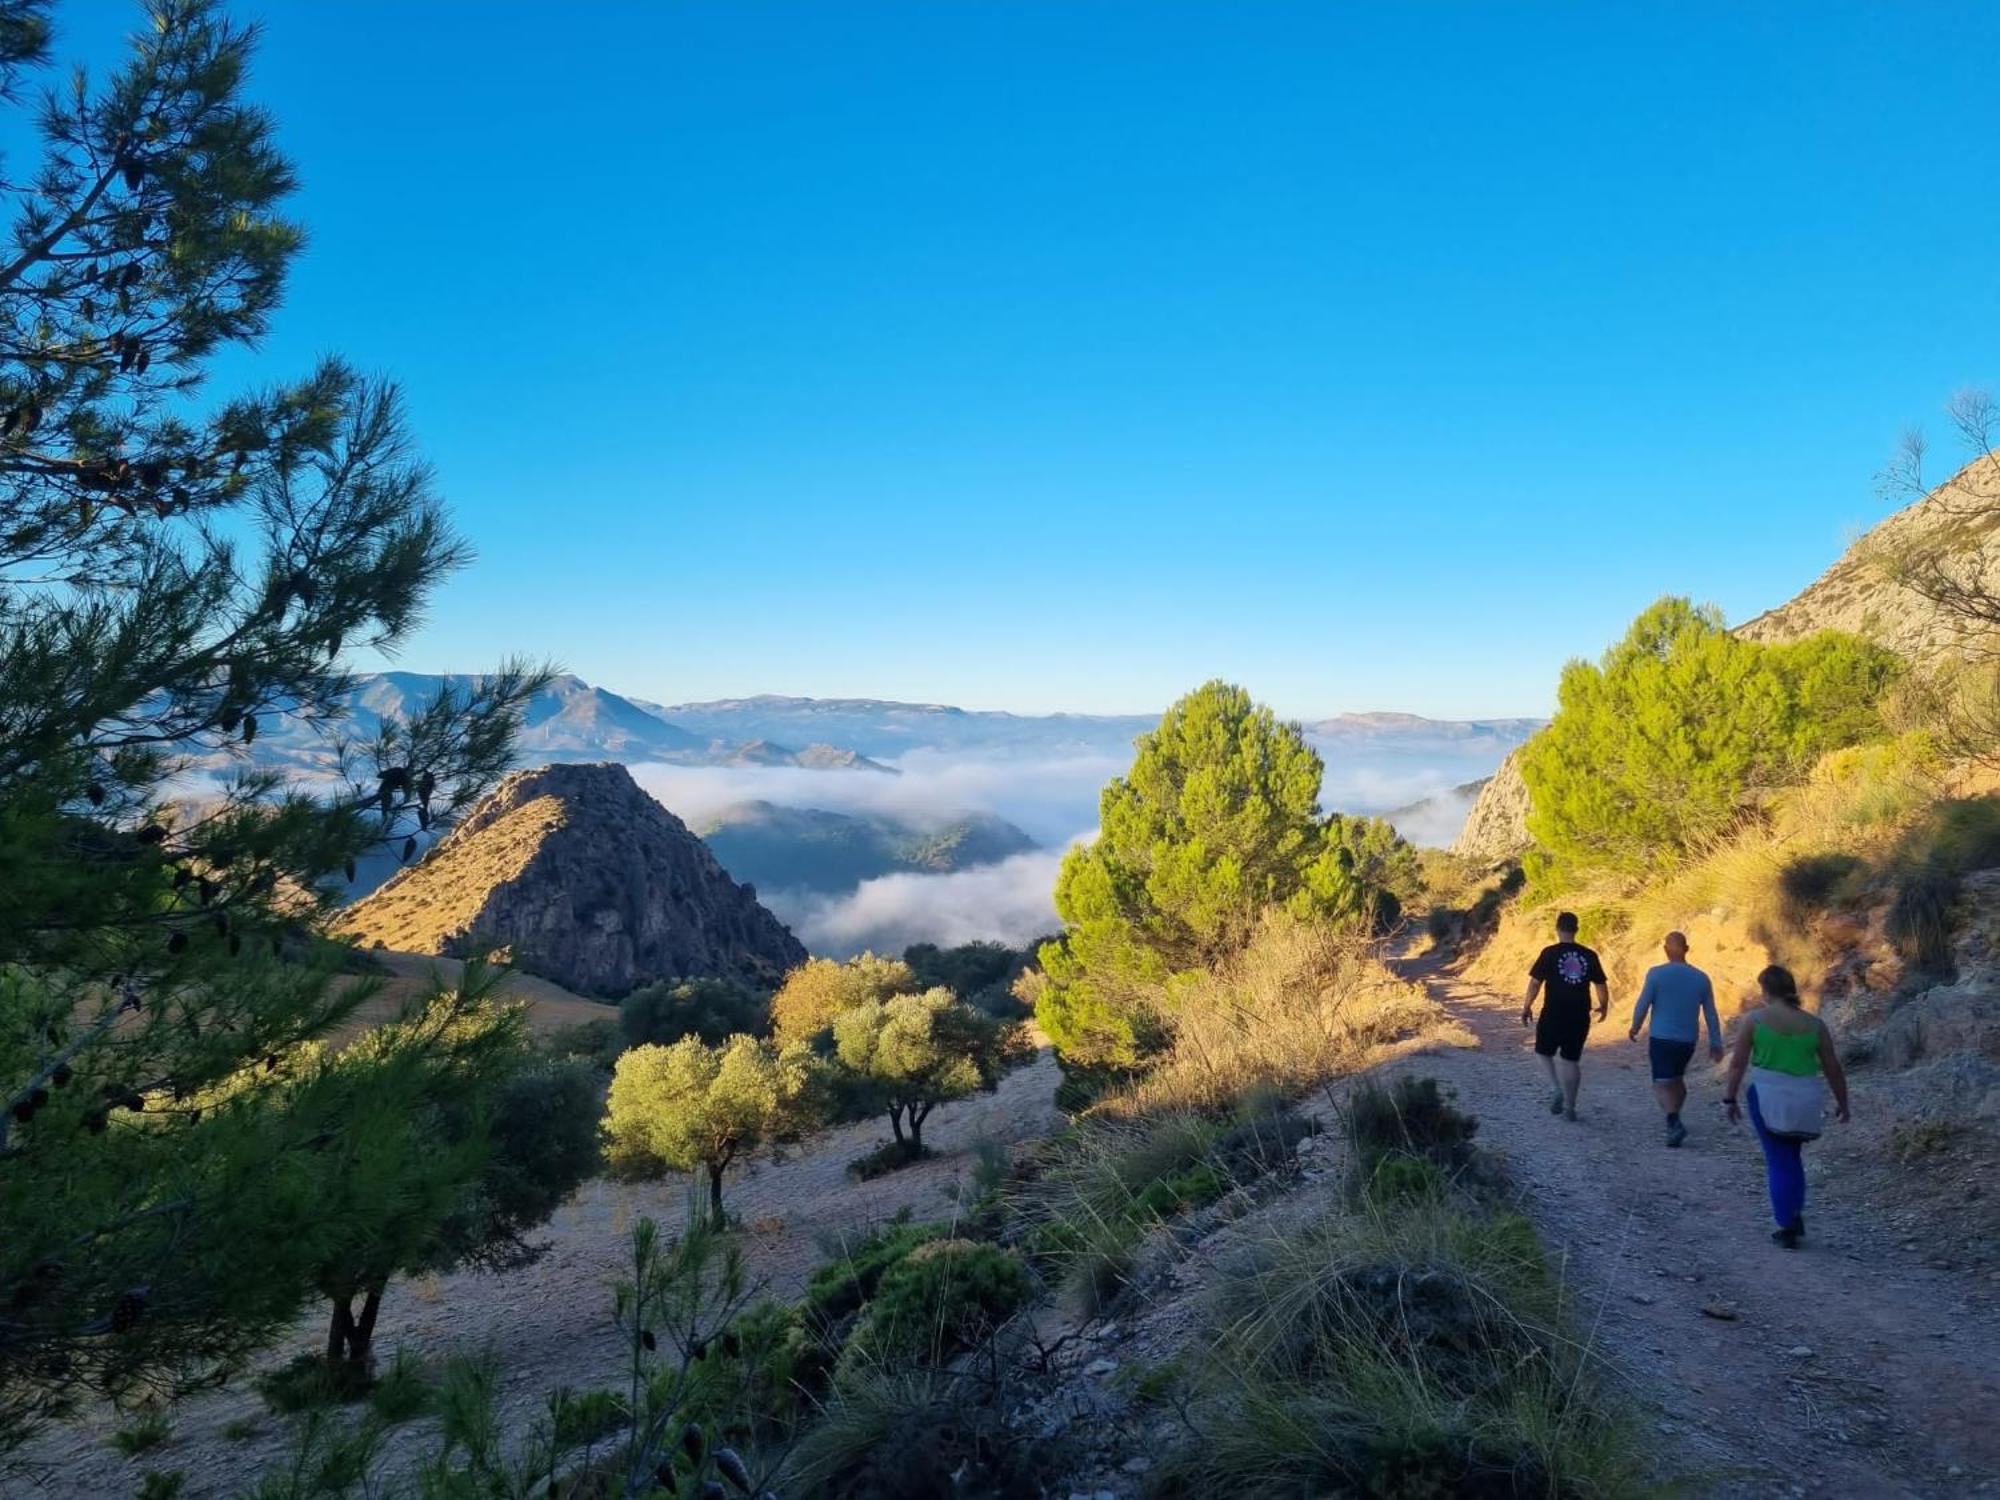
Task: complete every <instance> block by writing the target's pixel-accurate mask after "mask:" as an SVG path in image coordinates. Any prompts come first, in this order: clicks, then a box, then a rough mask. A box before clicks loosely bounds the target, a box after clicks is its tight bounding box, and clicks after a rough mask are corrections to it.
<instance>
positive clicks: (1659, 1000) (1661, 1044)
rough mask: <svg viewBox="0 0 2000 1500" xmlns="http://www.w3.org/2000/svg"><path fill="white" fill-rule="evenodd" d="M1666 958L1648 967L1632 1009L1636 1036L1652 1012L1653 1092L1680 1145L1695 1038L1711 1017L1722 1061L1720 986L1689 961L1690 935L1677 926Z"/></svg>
mask: <svg viewBox="0 0 2000 1500" xmlns="http://www.w3.org/2000/svg"><path fill="white" fill-rule="evenodd" d="M1662 946H1663V947H1664V948H1665V949H1666V954H1667V961H1666V962H1665V963H1663V964H1655V965H1654V966H1653V967H1652V968H1650V969H1648V970H1647V971H1646V982H1645V984H1643V985H1641V986H1640V988H1639V1004H1638V1007H1637V1008H1636V1009H1635V1010H1634V1011H1633V1012H1632V1040H1633V1041H1635V1042H1636V1041H1637V1040H1638V1039H1639V1028H1640V1027H1641V1026H1643V1025H1644V1024H1645V1023H1646V1016H1647V1013H1648V1012H1650V1013H1651V1014H1652V1018H1653V1029H1652V1034H1651V1042H1650V1043H1649V1045H1648V1049H1647V1050H1648V1052H1649V1053H1650V1054H1651V1059H1652V1064H1653V1096H1654V1097H1655V1098H1656V1099H1658V1100H1659V1101H1660V1108H1661V1109H1662V1110H1664V1111H1665V1112H1666V1116H1667V1144H1668V1145H1669V1146H1678V1145H1679V1144H1680V1143H1681V1142H1682V1141H1684V1140H1686V1139H1687V1135H1688V1133H1687V1126H1685V1125H1683V1124H1682V1123H1681V1106H1683V1105H1684V1104H1686V1103H1687V1096H1688V1090H1687V1068H1688V1064H1689V1063H1690V1062H1692V1061H1693V1060H1694V1048H1695V1043H1696V1042H1697V1041H1699V1040H1700V1037H1701V1032H1700V1029H1699V1027H1698V1025H1697V1022H1698V1021H1699V1020H1700V1019H1701V1018H1702V1017H1706V1018H1707V1021H1708V1055H1709V1058H1710V1060H1711V1061H1713V1062H1721V1061H1722V1022H1721V1021H1720V1020H1719V1019H1718V1018H1717V1017H1716V1014H1715V986H1714V985H1712V984H1710V983H1709V982H1708V976H1707V975H1706V974H1704V973H1702V971H1701V970H1699V969H1697V968H1696V967H1695V966H1694V965H1693V964H1691V963H1689V962H1688V961H1687V956H1688V940H1687V938H1686V937H1685V936H1684V935H1683V934H1681V933H1678V932H1670V933H1668V934H1667V937H1666V941H1665V943H1663V944H1662Z"/></svg>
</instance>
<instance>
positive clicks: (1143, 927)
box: [1035, 682, 1417, 1067]
mask: <svg viewBox="0 0 2000 1500" xmlns="http://www.w3.org/2000/svg"><path fill="white" fill-rule="evenodd" d="M1323 769H1324V768H1323V766H1322V764H1321V762H1320V758H1319V756H1318V755H1317V754H1316V753H1315V752H1314V751H1313V749H1312V747H1311V746H1310V745H1309V744H1307V743H1306V739H1305V735H1304V733H1303V732H1302V731H1301V730H1300V729H1299V728H1298V726H1296V725H1293V724H1282V723H1280V722H1279V721H1278V720H1277V718H1276V717H1275V716H1274V715H1273V714H1272V713H1271V711H1270V710H1269V709H1268V708H1265V707H1263V706H1262V705H1260V704H1257V703H1255V702H1253V701H1252V700H1251V698H1250V695H1249V694H1248V693H1246V692H1244V691H1243V689H1241V688H1238V687H1233V686H1231V685H1230V684H1228V683H1224V682H1210V683H1207V684H1205V685H1204V686H1202V687H1200V688H1198V689H1196V690H1195V691H1194V692H1192V693H1189V694H1188V695H1187V696H1186V697H1184V698H1182V699H1181V700H1180V701H1179V702H1178V703H1176V704H1174V706H1173V707H1172V708H1170V709H1168V710H1167V712H1166V715H1165V717H1164V718H1162V719H1161V720H1160V725H1159V727H1158V728H1157V729H1155V730H1153V731H1152V732H1150V733H1148V734H1146V735H1144V736H1142V737H1141V738H1140V740H1139V744H1138V752H1137V756H1136V758H1135V759H1134V761H1133V763H1132V769H1131V770H1130V771H1129V772H1127V773H1126V774H1125V775H1123V776H1120V777H1118V778H1116V779H1115V780H1113V781H1112V782H1111V783H1110V785H1108V786H1106V787H1105V789H1104V793H1103V796H1102V798H1101V799H1100V803H1099V826H1100V832H1099V835H1098V838H1097V841H1096V842H1095V843H1093V844H1090V845H1087V846H1084V845H1079V846H1078V847H1076V848H1074V849H1072V850H1071V851H1070V852H1069V854H1068V856H1067V857H1066V858H1065V859H1064V860H1063V866H1062V872H1061V874H1060V876H1059V877H1058V879H1057V882H1056V893H1055V901H1056V911H1057V914H1058V915H1060V916H1061V917H1062V919H1063V923H1064V931H1063V934H1062V936H1061V937H1060V938H1059V939H1057V940H1056V941H1054V942H1051V943H1047V944H1045V945H1044V946H1043V947H1042V950H1041V954H1040V957H1041V963H1042V967H1043V970H1044V972H1045V973H1046V976H1047V983H1046V984H1043V985H1041V986H1039V987H1038V994H1037V998H1036V1006H1035V1014H1036V1018H1037V1020H1039V1021H1040V1023H1041V1026H1042V1029H1043V1030H1044V1031H1046V1032H1047V1033H1048V1034H1049V1036H1050V1037H1051V1038H1052V1039H1053V1040H1054V1042H1055V1043H1056V1046H1057V1047H1058V1048H1059V1049H1061V1051H1062V1053H1063V1057H1064V1061H1065V1062H1066V1063H1074V1064H1076V1065H1079V1066H1084V1067H1092V1066H1098V1067H1104V1066H1109V1067H1131V1066H1134V1065H1135V1064H1137V1063H1138V1062H1139V1061H1140V1060H1141V1059H1142V1058H1144V1057H1145V1056H1147V1055H1148V1054H1149V1053H1151V1052H1152V1051H1154V1050H1156V1049H1157V1048H1158V1046H1159V1045H1160V1044H1161V1042H1162V1041H1163V1039H1164V1031H1163V1029H1162V1027H1161V1025H1160V1022H1159V1019H1158V1017H1157V1016H1156V1015H1155V1014H1154V1013H1153V1010H1152V1005H1151V997H1152V996H1154V995H1156V994H1157V993H1158V992H1159V991H1160V990H1161V988H1162V987H1163V986H1164V985H1165V984H1166V982H1167V980H1168V979H1169V978H1170V977H1171V976H1172V975H1174V974H1177V973H1185V972H1189V971H1192V970H1196V969H1201V968H1206V967H1210V966H1213V965H1214V964H1216V963H1217V962H1219V961H1221V960H1222V959H1224V958H1227V957H1228V956H1229V955H1231V954H1233V953H1237V952H1240V951H1241V950H1242V949H1243V947H1244V946H1245V945H1246V944H1247V943H1248V942H1249V940H1250V938H1251V936H1252V935H1253V934H1254V933H1255V931H1256V929H1257V925H1258V923H1259V921H1260V920H1261V919H1262V917H1263V915H1264V913H1265V912H1266V911H1269V910H1271V909H1273V908H1277V909H1282V910H1285V911H1288V912H1290V913H1292V914H1293V915H1295V916H1298V917H1302V918H1307V919H1310V920H1315V921H1322V922H1330V923H1336V924H1342V925H1353V926H1361V927H1366V926H1368V925H1370V924H1372V923H1375V922H1377V921H1380V920H1382V919H1384V918H1385V917H1387V916H1389V914H1390V912H1391V911H1392V907H1391V906H1390V905H1388V904H1385V902H1384V900H1383V893H1384V892H1393V891H1394V889H1395V887H1396V884H1397V883H1398V882H1405V883H1407V882H1413V881H1414V880H1415V879H1416V878H1417V867H1416V864H1415V860H1414V857H1412V858H1411V859H1410V860H1409V862H1408V866H1407V869H1404V868H1403V867H1402V861H1401V858H1400V856H1399V855H1398V854H1397V853H1396V849H1397V845H1398V844H1399V842H1400V841H1398V840H1396V839H1395V837H1394V834H1393V832H1391V831H1389V830H1388V829H1387V827H1386V825H1381V824H1377V823H1374V822H1373V821H1372V820H1366V819H1352V818H1344V817H1340V816H1338V815H1336V816H1334V817H1331V818H1329V817H1327V816H1325V815H1323V814H1322V813H1321V812H1320V809H1319V788H1320V780H1321V776H1322V772H1323Z"/></svg>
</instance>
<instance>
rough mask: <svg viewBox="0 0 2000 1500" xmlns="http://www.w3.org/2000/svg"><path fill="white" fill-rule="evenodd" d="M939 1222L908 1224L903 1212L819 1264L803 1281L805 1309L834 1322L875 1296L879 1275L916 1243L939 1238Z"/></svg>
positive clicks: (902, 1259)
mask: <svg viewBox="0 0 2000 1500" xmlns="http://www.w3.org/2000/svg"><path fill="white" fill-rule="evenodd" d="M944 1233H945V1229H944V1226H943V1225H941V1224H912V1223H910V1222H909V1221H908V1217H907V1210H906V1211H905V1215H904V1216H903V1217H901V1218H898V1219H897V1220H895V1221H893V1222H891V1223H890V1224H887V1225H885V1226H884V1227H883V1228H881V1229H878V1230H877V1231H875V1233H873V1234H871V1235H869V1236H867V1237H866V1238H864V1239H862V1240H861V1241H859V1242H858V1243H856V1244H855V1245H854V1246H852V1247H851V1248H849V1249H847V1250H845V1251H844V1252H843V1253H842V1254H841V1255H840V1257H839V1258H838V1259H837V1260H834V1261H832V1262H830V1263H829V1264H827V1265H823V1266H821V1267H819V1268H818V1269H817V1270H816V1271H814V1272H813V1273H812V1275H811V1276H810V1277H809V1278H808V1279H807V1281H806V1298H805V1305H806V1308H807V1310H808V1311H809V1312H810V1313H812V1314H814V1315H815V1316H816V1317H818V1318H819V1319H820V1320H822V1321H823V1322H828V1323H832V1322H838V1321H839V1320H840V1319H842V1318H846V1317H848V1316H850V1315H851V1314H853V1313H856V1312H859V1311H860V1310H861V1306H862V1304H863V1303H865V1302H866V1301H867V1300H868V1299H869V1298H870V1297H873V1296H874V1295H875V1289H876V1288H877V1287H878V1286H880V1285H881V1284H882V1278H883V1277H884V1276H886V1275H888V1273H889V1272H890V1271H891V1270H893V1269H894V1268H895V1267H896V1266H898V1265H900V1264H902V1262H903V1261H904V1260H905V1259H907V1258H908V1256H909V1255H910V1253H911V1252H912V1251H914V1250H916V1249H917V1248H918V1247H919V1246H922V1245H927V1244H929V1243H930V1242H931V1241H933V1240H936V1239H941V1238H943V1236H944Z"/></svg>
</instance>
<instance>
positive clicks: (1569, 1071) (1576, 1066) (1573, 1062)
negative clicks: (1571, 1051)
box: [1554, 1057, 1583, 1115]
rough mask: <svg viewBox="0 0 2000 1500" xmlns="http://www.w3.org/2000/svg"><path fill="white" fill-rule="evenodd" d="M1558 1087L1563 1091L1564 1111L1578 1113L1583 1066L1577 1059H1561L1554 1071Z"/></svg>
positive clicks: (1557, 1061)
mask: <svg viewBox="0 0 2000 1500" xmlns="http://www.w3.org/2000/svg"><path fill="white" fill-rule="evenodd" d="M1554 1072H1555V1075H1556V1086H1557V1087H1558V1088H1560V1089H1561V1090H1562V1096H1563V1111H1564V1113H1566V1114H1571V1115H1574V1114H1575V1113H1576V1091H1577V1089H1578V1088H1580V1087H1581V1086H1582V1084H1583V1064H1582V1063H1581V1062H1580V1061H1578V1060H1577V1059H1575V1058H1569V1057H1559V1058H1557V1059H1556V1065H1555V1069H1554Z"/></svg>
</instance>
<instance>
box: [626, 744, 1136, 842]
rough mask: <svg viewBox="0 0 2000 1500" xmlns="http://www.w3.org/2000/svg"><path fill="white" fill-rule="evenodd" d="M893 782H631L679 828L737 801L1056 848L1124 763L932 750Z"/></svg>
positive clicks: (1091, 814)
mask: <svg viewBox="0 0 2000 1500" xmlns="http://www.w3.org/2000/svg"><path fill="white" fill-rule="evenodd" d="M884 763H885V764H886V765H889V766H890V767H891V768H892V769H894V770H895V771H897V772H898V773H899V774H897V775H895V776H884V775H882V774H881V773H880V772H875V771H847V770H841V771H814V770H805V769H801V768H798V767H793V766H674V765H661V764H659V763H656V762H649V763H646V764H643V765H635V766H633V767H632V775H633V777H634V778H635V779H636V780H637V781H638V783H639V785H641V786H643V787H644V788H645V789H646V790H647V791H649V792H651V793H652V794H653V795H654V796H655V797H657V798H658V799H659V800H660V801H661V802H662V803H663V804H665V806H666V807H667V809H668V810H669V811H670V812H672V813H673V814H675V816H677V817H679V818H680V819H681V821H683V822H685V823H691V824H697V825H698V824H700V823H702V822H704V821H705V820H706V819H708V818H709V817H711V816H713V815H714V814H715V813H717V812H720V811H721V810H722V809H723V808H725V807H729V806H731V805H733V804H735V803H738V802H753V801H762V802H775V803H778V804H779V805H780V806H784V807H818V808H824V809H826V810H827V811H829V812H839V813H876V814H885V815H887V816H890V817H894V818H900V819H902V820H904V821H906V822H909V823H913V824H916V825H917V826H919V827H924V826H933V825H940V824H944V823H948V822H950V821H951V820H952V819H954V818H957V817H960V816H962V815H963V814H965V813H968V812H989V813H994V814H996V815H997V816H999V817H1002V818H1005V819H1006V820H1007V821H1008V822H1010V823H1012V824H1014V825H1015V826H1016V827H1018V828H1020V829H1022V830H1023V831H1024V832H1026V833H1027V834H1028V836H1029V837H1030V838H1032V839H1034V840H1035V842H1036V843H1038V844H1048V845H1056V846H1061V845H1064V844H1067V842H1068V841H1069V840H1070V839H1071V838H1072V837H1073V836H1074V835H1075V833H1076V831H1077V829H1079V828H1086V827H1092V826H1095V824H1096V822H1097V794H1098V791H1099V789H1100V788H1102V787H1103V785H1104V783H1105V782H1107V781H1109V780H1110V779H1111V778H1112V777H1113V776H1116V775H1117V774H1118V773H1119V772H1121V771H1123V770H1124V769H1125V768H1126V766H1127V765H1128V764H1129V761H1127V760H1116V759H1112V758H1110V757H1108V756H1100V755H1077V756H1065V757H1061V758H1056V759H1043V760H1000V759H968V758H965V757H962V756H951V755H943V754H940V753H938V752H937V751H933V750H917V751H912V752H911V753H910V754H908V755H903V756H898V757H897V758H896V759H894V760H892V761H887V762H884Z"/></svg>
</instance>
